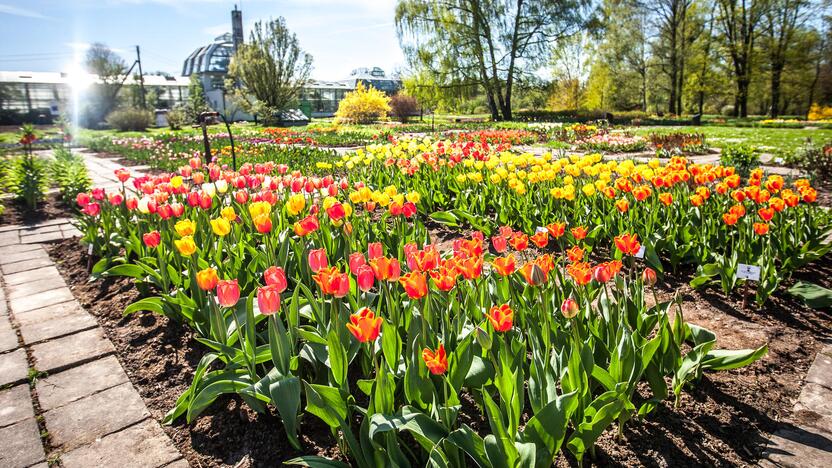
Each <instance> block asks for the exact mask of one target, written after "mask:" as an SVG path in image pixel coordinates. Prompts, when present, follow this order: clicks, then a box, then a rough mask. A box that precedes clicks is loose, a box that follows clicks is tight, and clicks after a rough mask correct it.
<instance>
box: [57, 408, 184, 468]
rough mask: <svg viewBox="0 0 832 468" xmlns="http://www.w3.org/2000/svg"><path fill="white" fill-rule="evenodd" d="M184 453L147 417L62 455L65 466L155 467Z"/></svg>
mask: <svg viewBox="0 0 832 468" xmlns="http://www.w3.org/2000/svg"><path fill="white" fill-rule="evenodd" d="M181 457H182V455H181V454H180V453H179V451H177V450H176V448H175V447H174V446H173V444H172V443H171V441H170V439H169V438H168V436H167V435H166V434H165V433H164V431H162V429H161V428H160V427H159V424H158V423H157V422H156V421H154V420H152V419H148V420H145V421H143V422H141V423H139V424H136V425H135V426H131V427H128V428H127V429H124V430H123V431H119V432H116V433H114V434H110V435H108V436H106V437H103V438H101V439H99V440H96V441H95V442H93V443H91V444H89V445H86V446H83V447H80V448H77V449H75V450H73V451H71V452H68V453H64V454H63V455H61V464H62V465H63V466H64V468H76V467H77V468H82V467H83V468H86V467H90V466H118V467H119V468H156V467H160V466H165V465H167V464H169V463H171V462H173V461H176V460H177V459H180V458H181Z"/></svg>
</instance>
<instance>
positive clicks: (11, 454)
mask: <svg viewBox="0 0 832 468" xmlns="http://www.w3.org/2000/svg"><path fill="white" fill-rule="evenodd" d="M0 440H2V441H3V443H2V447H3V449H2V450H0V466H3V467H8V468H24V467H28V466H32V465H34V464H36V463H39V462H42V461H44V460H45V459H46V456H45V455H44V453H43V445H42V444H41V441H40V432H39V431H38V425H37V423H36V422H35V419H34V418H30V419H25V420H23V421H20V422H19V423H17V424H13V425H11V426H8V427H4V428H2V429H0Z"/></svg>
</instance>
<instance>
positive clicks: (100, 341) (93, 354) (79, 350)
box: [31, 327, 115, 373]
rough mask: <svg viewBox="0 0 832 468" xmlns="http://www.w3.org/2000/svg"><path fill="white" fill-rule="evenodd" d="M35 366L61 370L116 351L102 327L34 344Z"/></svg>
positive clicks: (49, 371)
mask: <svg viewBox="0 0 832 468" xmlns="http://www.w3.org/2000/svg"><path fill="white" fill-rule="evenodd" d="M31 350H32V355H33V356H34V358H35V368H36V369H37V370H39V371H41V372H48V373H53V372H60V371H62V370H64V369H67V368H69V367H73V366H74V365H80V364H84V363H86V362H89V361H92V360H94V359H96V358H99V357H103V356H105V355H108V354H112V353H114V352H115V349H114V348H113V344H112V343H110V340H108V339H107V337H105V336H104V332H103V331H102V330H101V328H100V327H97V328H93V329H91V330H86V331H82V332H78V333H74V334H72V335H68V336H64V337H61V338H56V339H54V340H49V341H45V342H43V343H39V344H36V345H34V346H32V348H31Z"/></svg>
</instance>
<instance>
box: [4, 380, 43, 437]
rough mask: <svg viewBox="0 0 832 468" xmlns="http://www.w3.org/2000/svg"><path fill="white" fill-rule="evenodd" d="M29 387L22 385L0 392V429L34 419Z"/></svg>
mask: <svg viewBox="0 0 832 468" xmlns="http://www.w3.org/2000/svg"><path fill="white" fill-rule="evenodd" d="M34 417H35V410H34V408H32V395H31V394H30V392H29V385H27V384H23V385H18V386H16V387H12V388H7V389H6V390H2V391H0V427H5V426H10V425H12V424H14V423H17V422H20V421H23V420H24V419H27V418H34Z"/></svg>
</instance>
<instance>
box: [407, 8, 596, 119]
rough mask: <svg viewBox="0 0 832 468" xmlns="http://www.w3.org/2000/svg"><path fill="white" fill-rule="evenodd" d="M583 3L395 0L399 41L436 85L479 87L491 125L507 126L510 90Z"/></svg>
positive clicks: (570, 28)
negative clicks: (502, 122) (494, 122)
mask: <svg viewBox="0 0 832 468" xmlns="http://www.w3.org/2000/svg"><path fill="white" fill-rule="evenodd" d="M589 3H590V1H589V0H399V2H398V4H397V5H396V30H397V32H398V36H399V43H400V44H401V46H402V50H403V51H404V53H405V55H406V56H407V58H408V61H409V62H410V65H411V66H412V67H413V68H415V69H419V70H431V71H432V73H434V74H435V82H436V83H437V86H439V87H442V88H445V89H450V88H454V87H463V88H464V87H470V86H479V87H481V88H482V90H483V92H484V94H485V96H486V100H487V102H488V107H489V109H490V111H491V116H492V118H493V119H494V120H511V100H512V91H513V88H514V84H515V83H516V82H517V80H518V78H519V77H520V75H522V74H524V73H530V72H532V71H534V70H535V69H537V68H538V67H539V66H541V65H543V64H545V62H546V61H547V60H548V59H549V57H550V48H551V46H552V44H554V43H555V42H556V41H557V40H558V39H561V38H564V37H567V36H569V35H572V34H574V33H575V32H577V31H579V30H580V29H581V28H582V27H583V26H584V24H585V21H586V17H587V14H586V13H587V10H588V8H589Z"/></svg>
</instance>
